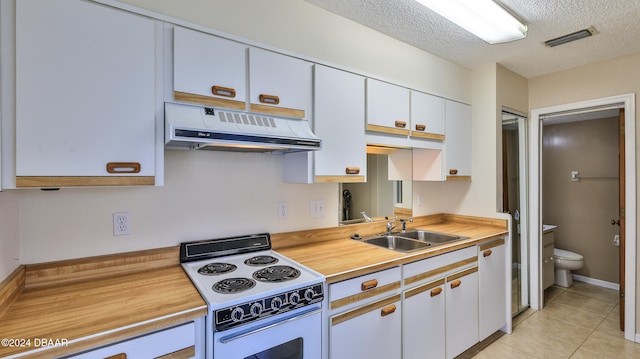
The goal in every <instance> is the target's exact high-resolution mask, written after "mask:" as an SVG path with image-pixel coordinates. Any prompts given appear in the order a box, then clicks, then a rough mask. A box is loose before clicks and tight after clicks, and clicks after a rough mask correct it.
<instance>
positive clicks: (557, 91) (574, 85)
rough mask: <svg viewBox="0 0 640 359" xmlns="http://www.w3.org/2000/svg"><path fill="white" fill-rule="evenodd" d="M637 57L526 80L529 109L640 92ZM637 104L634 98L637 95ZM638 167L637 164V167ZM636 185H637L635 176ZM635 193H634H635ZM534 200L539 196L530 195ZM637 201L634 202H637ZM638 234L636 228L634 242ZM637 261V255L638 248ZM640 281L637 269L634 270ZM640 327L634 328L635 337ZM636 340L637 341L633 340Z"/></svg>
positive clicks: (639, 114) (639, 110) (639, 129)
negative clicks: (527, 83)
mask: <svg viewBox="0 0 640 359" xmlns="http://www.w3.org/2000/svg"><path fill="white" fill-rule="evenodd" d="M638 63H640V54H634V55H629V56H624V57H619V58H616V59H612V60H608V61H602V62H599V63H595V64H590V65H585V66H581V67H577V68H573V69H569V70H565V71H561V72H557V73H554V74H550V75H546V76H540V77H536V78H533V79H530V80H529V107H530V109H532V110H534V109H540V108H546V107H551V106H556V105H563V104H568V103H574V102H581V101H586V100H593V99H598V98H605V97H609V96H616V95H622V94H628V93H635V94H637V93H639V92H640V67H638ZM636 102H637V95H636ZM635 107H636V108H635V117H636V119H638V118H640V106H637V105H636V106H635ZM635 137H636V139H637V138H639V137H640V126H636V133H635ZM636 165H637V163H636ZM627 185H628V186H630V185H635V186H636V187H635V188H638V186H639V185H640V176H637V175H636V183H635V184H630V183H627ZM636 193H637V192H636ZM531 194H532V198H536V197H537V196H538V193H531ZM636 200H637V199H636ZM638 234H640V231H639V229H638V228H636V238H637V236H638ZM637 251H638V252H637V253H636V258H638V256H639V255H640V247H638V248H637ZM636 278H640V268H637V269H636ZM636 291H637V292H636V308H639V307H640V285H638V283H637V282H636ZM636 323H640V311H638V310H636ZM639 328H640V327H636V333H637V332H638V331H639ZM636 340H638V339H636Z"/></svg>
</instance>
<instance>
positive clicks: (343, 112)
mask: <svg viewBox="0 0 640 359" xmlns="http://www.w3.org/2000/svg"><path fill="white" fill-rule="evenodd" d="M314 74H315V77H314V116H313V118H314V128H315V134H316V136H318V137H320V138H321V139H322V151H318V152H316V153H315V161H316V162H315V170H316V171H315V179H316V182H327V181H330V182H336V181H339V182H364V180H365V173H367V153H366V152H367V142H366V139H365V133H364V106H365V105H364V78H363V77H361V76H357V75H354V74H351V73H348V72H344V71H340V70H336V69H332V68H329V67H325V66H320V65H315V70H314Z"/></svg>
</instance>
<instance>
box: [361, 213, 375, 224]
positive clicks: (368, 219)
mask: <svg viewBox="0 0 640 359" xmlns="http://www.w3.org/2000/svg"><path fill="white" fill-rule="evenodd" d="M360 214H361V215H362V218H364V221H365V222H373V219H371V217H369V216H367V214H366V213H365V212H364V211H362V212H360Z"/></svg>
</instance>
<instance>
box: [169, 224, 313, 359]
mask: <svg viewBox="0 0 640 359" xmlns="http://www.w3.org/2000/svg"><path fill="white" fill-rule="evenodd" d="M180 263H182V267H183V268H184V270H185V272H186V273H187V275H188V276H189V278H190V279H191V281H192V282H193V284H194V285H195V286H196V288H197V289H198V291H199V292H200V294H201V295H202V297H203V298H204V300H205V301H206V302H207V306H208V314H207V318H206V324H205V347H206V348H205V352H206V358H207V359H211V358H214V359H218V358H224V359H245V358H254V357H255V358H263V357H264V358H279V357H286V358H292V359H294V358H305V359H316V358H317V359H320V358H321V354H322V344H321V337H322V335H321V328H322V300H323V298H324V281H325V278H324V276H323V275H322V274H320V273H317V272H315V271H313V270H311V269H309V268H306V267H304V266H302V265H301V264H299V263H296V262H295V261H293V260H291V259H289V258H287V257H285V256H283V255H281V254H279V253H277V252H275V251H273V250H272V249H271V237H270V235H269V234H268V233H263V234H254V235H247V236H239V237H230V238H220V239H211V240H203V241H196V242H185V243H181V244H180ZM284 353H286V356H284V355H282V354H284Z"/></svg>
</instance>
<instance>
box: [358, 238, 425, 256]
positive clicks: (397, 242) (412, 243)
mask: <svg viewBox="0 0 640 359" xmlns="http://www.w3.org/2000/svg"><path fill="white" fill-rule="evenodd" d="M362 241H363V242H364V243H369V244H373V245H375V246H379V247H384V248H387V249H391V250H393V251H397V252H404V253H407V252H413V251H417V250H420V249H425V248H428V247H430V246H431V244H430V243H427V242H421V241H416V240H413V239H409V238H404V237H400V236H395V235H378V236H375V237H367V238H365V239H363V240H362Z"/></svg>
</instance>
